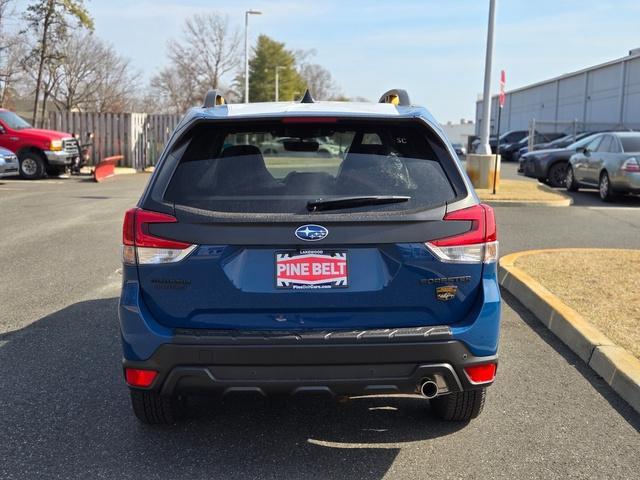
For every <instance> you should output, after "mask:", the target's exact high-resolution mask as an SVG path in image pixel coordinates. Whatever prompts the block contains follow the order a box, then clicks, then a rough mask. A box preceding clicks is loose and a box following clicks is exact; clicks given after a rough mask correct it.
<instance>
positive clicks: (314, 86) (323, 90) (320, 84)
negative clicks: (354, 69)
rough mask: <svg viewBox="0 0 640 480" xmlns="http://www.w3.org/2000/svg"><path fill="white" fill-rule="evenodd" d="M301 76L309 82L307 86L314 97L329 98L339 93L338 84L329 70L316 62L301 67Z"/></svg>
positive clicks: (319, 98)
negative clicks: (337, 90)
mask: <svg viewBox="0 0 640 480" xmlns="http://www.w3.org/2000/svg"><path fill="white" fill-rule="evenodd" d="M300 76H301V77H302V78H303V79H304V81H305V82H306V84H307V88H308V89H309V91H310V92H311V94H312V95H313V97H314V98H316V99H318V100H329V99H330V98H332V97H335V96H336V95H338V92H336V88H337V87H336V85H335V83H334V82H333V79H332V78H331V73H329V70H327V69H326V68H324V67H322V66H321V65H318V64H316V63H307V64H304V65H302V66H301V67H300Z"/></svg>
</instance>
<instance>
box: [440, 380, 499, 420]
mask: <svg viewBox="0 0 640 480" xmlns="http://www.w3.org/2000/svg"><path fill="white" fill-rule="evenodd" d="M486 396H487V389H486V388H479V389H477V390H467V391H464V392H456V393H449V394H447V395H442V396H440V397H436V398H434V399H432V400H429V401H430V402H431V410H432V411H433V413H434V414H435V416H436V417H438V418H439V419H441V420H447V421H451V422H468V421H469V420H471V419H473V418H476V417H477V416H478V415H480V412H482V408H483V407H484V399H485V397H486Z"/></svg>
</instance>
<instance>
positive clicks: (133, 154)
mask: <svg viewBox="0 0 640 480" xmlns="http://www.w3.org/2000/svg"><path fill="white" fill-rule="evenodd" d="M179 120H180V115H171V114H168V115H160V114H153V115H151V114H146V113H91V112H87V113H84V112H50V113H49V118H48V122H47V125H46V127H47V128H50V129H52V130H59V131H62V132H68V133H73V134H76V135H78V138H79V139H80V143H89V140H88V134H89V133H93V140H92V143H93V146H92V152H91V153H92V154H91V158H92V161H93V162H94V163H96V162H98V161H100V159H102V158H105V157H109V156H112V155H122V156H123V157H124V160H123V166H127V167H134V168H136V169H138V170H142V169H144V168H145V167H148V166H151V165H155V163H156V162H157V160H158V157H159V156H160V153H161V152H162V149H163V148H164V144H165V143H166V142H167V140H168V139H169V135H170V134H171V132H172V131H173V130H174V128H175V127H176V125H177V123H178V121H179Z"/></svg>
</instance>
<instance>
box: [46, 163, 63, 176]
mask: <svg viewBox="0 0 640 480" xmlns="http://www.w3.org/2000/svg"><path fill="white" fill-rule="evenodd" d="M66 171H67V167H65V166H64V165H54V166H48V167H47V175H49V176H50V177H57V176H59V175H62V174H64V173H65V172H66Z"/></svg>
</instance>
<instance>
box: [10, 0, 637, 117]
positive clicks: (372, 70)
mask: <svg viewBox="0 0 640 480" xmlns="http://www.w3.org/2000/svg"><path fill="white" fill-rule="evenodd" d="M24 2H26V0H24V1H22V2H20V3H24ZM85 3H86V4H87V6H88V8H89V10H90V12H91V14H92V15H93V17H94V20H95V27H96V30H95V31H96V34H97V35H98V36H99V37H100V38H102V39H104V40H106V41H108V42H110V43H111V44H113V46H114V47H115V48H116V50H118V52H120V53H121V54H122V55H124V56H126V57H128V58H130V59H131V60H132V62H133V64H134V66H135V67H136V68H138V69H139V70H140V71H142V74H143V78H145V79H149V78H151V77H152V76H153V75H154V74H155V73H156V72H157V71H158V70H159V69H160V68H162V67H163V65H165V64H166V61H167V60H166V55H165V53H166V45H167V42H168V41H169V40H170V39H171V38H179V37H180V35H181V30H182V26H183V23H184V21H185V19H186V18H188V17H190V16H193V15H198V14H203V13H206V12H218V13H220V14H222V15H228V16H229V19H230V22H231V23H232V24H235V25H236V26H237V28H239V29H240V31H241V32H244V28H243V27H244V11H245V10H248V9H256V10H260V11H262V12H263V15H260V16H252V17H251V18H250V30H249V31H250V39H251V41H255V39H256V37H257V36H258V35H259V34H266V35H269V36H270V37H273V38H274V39H276V40H278V41H282V42H284V43H285V44H286V46H287V48H290V49H293V50H297V49H305V50H309V49H313V50H314V51H315V52H316V53H315V56H313V57H312V58H311V61H313V62H314V63H319V64H321V65H323V66H324V67H325V68H327V69H328V70H329V71H330V72H331V74H332V76H333V79H334V81H335V82H336V84H337V85H338V86H339V91H340V93H342V94H345V95H347V96H350V97H356V96H360V97H365V98H367V99H369V100H372V101H376V100H377V99H378V98H379V96H380V95H381V94H382V93H383V92H384V91H386V90H388V89H390V88H404V89H406V90H407V91H408V92H409V95H410V97H411V100H412V101H413V103H416V104H420V105H423V106H425V107H427V108H428V109H429V110H430V111H431V112H432V113H433V114H434V115H435V117H436V118H437V119H438V120H439V121H441V122H446V121H454V122H457V121H459V120H460V119H461V118H467V119H473V118H474V116H475V102H476V100H477V99H478V96H479V94H480V93H481V92H482V85H483V75H484V58H485V49H486V31H487V18H488V10H489V0H449V1H447V0H440V1H432V0H415V1H412V0H395V1H375V0H369V1H361V0H341V1H337V0H315V1H310V0H306V1H304V0H297V1H295V0H270V1H267V0H251V1H245V0H226V1H219V0H85ZM497 3H498V6H497V19H496V38H495V51H494V63H493V65H494V72H493V88H492V91H493V92H496V91H497V88H498V82H497V79H498V75H499V71H500V70H502V69H504V70H505V71H506V74H507V90H509V89H513V88H518V87H521V86H524V85H527V84H530V83H533V82H537V81H540V80H545V79H547V78H550V77H553V76H557V75H561V74H563V73H567V72H570V71H574V70H578V69H581V68H584V67H588V66H591V65H594V64H597V63H601V62H605V61H608V60H613V59H615V58H619V57H622V56H624V55H626V54H627V53H628V51H629V50H630V49H632V48H636V47H640V0H535V1H533V0H498V2H497Z"/></svg>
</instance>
